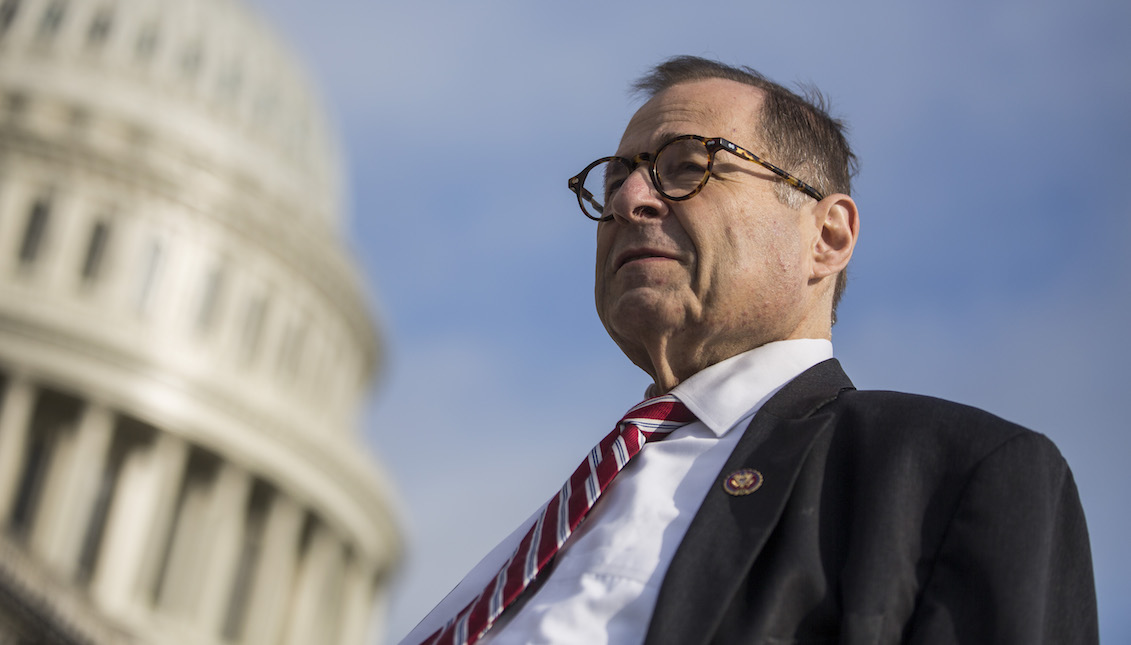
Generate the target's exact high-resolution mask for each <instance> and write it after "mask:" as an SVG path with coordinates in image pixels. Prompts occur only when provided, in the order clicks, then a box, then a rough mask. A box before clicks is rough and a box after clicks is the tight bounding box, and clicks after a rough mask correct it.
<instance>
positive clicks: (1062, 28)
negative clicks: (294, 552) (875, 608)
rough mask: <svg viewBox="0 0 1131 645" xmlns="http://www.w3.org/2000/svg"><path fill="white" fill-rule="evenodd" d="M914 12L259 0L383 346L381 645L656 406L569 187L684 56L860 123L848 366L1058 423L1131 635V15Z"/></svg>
mask: <svg viewBox="0 0 1131 645" xmlns="http://www.w3.org/2000/svg"><path fill="white" fill-rule="evenodd" d="M919 4H920V3H898V4H897V3H894V2H889V3H879V2H856V3H847V2H840V1H832V0H830V1H827V2H789V3H766V2H756V1H752V0H746V1H744V2H718V1H703V2H697V3H687V2H683V3H669V2H639V1H626V2H615V1H606V2H590V1H588V0H583V1H579V2H571V3H553V4H551V3H537V2H517V1H513V2H512V1H501V0H497V1H486V2H476V3H456V2H423V1H422V2H416V3H403V2H399V3H377V2H361V1H358V0H353V1H349V0H326V1H323V2H319V3H312V2H305V1H303V0H254V2H253V5H254V6H256V7H258V8H259V9H260V10H261V11H262V12H263V13H264V14H265V15H266V17H267V19H268V21H269V22H271V23H272V24H274V25H275V26H276V27H277V28H278V29H279V30H280V31H281V32H282V33H283V34H284V37H285V38H286V39H287V40H288V41H289V42H290V43H291V45H292V47H293V48H294V49H295V50H296V52H297V53H298V54H299V56H300V57H301V58H302V59H303V60H304V62H305V63H306V65H307V66H308V68H309V70H310V72H311V75H312V76H313V77H314V78H315V80H316V84H317V85H318V86H319V87H320V88H321V90H322V91H323V92H324V94H325V97H326V102H327V105H328V107H329V109H330V111H331V113H332V114H333V116H334V118H335V119H336V120H337V122H338V124H339V127H340V132H341V139H342V147H343V152H344V154H345V156H346V160H347V164H348V169H349V189H348V190H349V193H348V194H349V203H350V211H351V212H350V220H351V225H350V228H349V230H348V231H347V233H346V234H347V236H348V243H349V245H350V246H351V248H352V249H353V250H354V252H355V253H356V254H357V257H358V260H359V263H360V265H361V267H362V269H363V271H364V273H365V274H366V276H367V278H368V281H369V284H370V286H371V292H372V301H373V307H374V311H375V314H376V316H377V319H378V320H379V324H380V325H381V328H382V330H381V333H382V336H383V339H384V342H385V346H386V351H387V356H386V360H385V365H384V369H383V372H382V375H381V377H380V380H379V382H378V383H377V384H376V386H375V388H374V396H373V401H372V405H371V411H370V413H369V414H368V416H367V420H366V422H365V426H364V427H363V428H362V431H363V433H364V436H365V438H366V440H367V443H368V444H369V445H370V446H371V447H372V448H373V450H374V452H375V453H377V454H378V455H379V459H380V460H381V461H382V463H383V464H384V465H385V467H386V468H387V470H388V473H389V475H390V477H391V478H392V479H393V481H394V482H395V485H396V486H397V489H398V493H399V496H400V500H401V504H402V508H401V514H402V517H403V519H404V532H405V536H406V541H407V544H408V547H409V551H408V554H407V555H408V560H407V561H406V563H405V566H404V568H403V570H402V572H401V575H400V578H399V580H398V584H397V587H396V588H395V589H394V591H393V602H392V607H391V614H390V618H389V629H388V632H387V634H385V637H386V638H388V639H389V640H391V641H393V642H395V641H396V640H397V639H399V637H400V636H402V635H403V634H404V633H406V632H407V631H408V630H409V629H411V628H412V626H413V625H414V624H415V622H416V621H417V620H418V619H419V618H420V617H422V616H423V615H424V613H426V612H427V611H428V610H429V609H430V608H431V607H432V605H433V604H435V602H437V601H438V600H439V599H440V598H441V597H442V596H443V595H444V594H445V593H446V592H447V591H448V590H449V589H450V588H451V587H452V586H453V585H454V584H455V583H456V582H458V580H459V579H460V578H461V577H462V576H463V574H464V573H465V572H466V571H467V570H468V569H469V568H470V567H471V566H472V565H474V563H475V562H476V561H477V560H478V558H479V557H480V556H481V555H483V554H484V553H486V551H487V550H488V549H489V548H491V547H492V546H494V544H495V543H496V542H497V540H498V539H499V538H500V537H501V536H503V535H505V534H506V533H508V532H509V531H510V530H511V529H512V528H513V527H514V525H516V524H517V523H518V522H519V521H521V520H522V519H523V518H525V517H526V516H527V515H529V514H530V513H531V512H532V511H533V510H534V509H535V508H536V507H537V506H538V505H540V504H541V503H542V502H543V501H545V499H546V498H547V497H548V496H549V495H551V494H552V493H553V492H554V491H555V490H556V489H557V487H558V486H559V485H560V483H561V481H562V480H563V479H564V478H565V477H566V476H567V475H568V473H569V472H570V471H571V470H572V469H573V468H574V466H576V463H577V461H578V460H580V458H581V456H582V455H583V454H584V452H585V451H586V450H588V448H589V447H590V446H591V445H592V444H593V443H594V442H595V441H596V440H597V439H598V438H600V437H601V436H602V435H603V434H604V433H605V432H607V430H608V429H609V428H610V427H611V424H612V423H613V422H614V421H615V420H616V419H618V418H619V417H620V415H621V413H622V412H623V411H624V410H625V409H627V408H628V407H629V406H630V405H632V404H633V403H635V402H637V401H638V400H639V399H640V398H641V395H642V394H643V389H644V387H645V385H646V384H647V379H646V378H645V376H644V374H643V373H642V372H639V371H638V370H637V369H636V368H635V367H633V366H632V365H631V364H630V363H628V361H627V360H626V359H625V358H623V356H621V354H620V353H619V351H618V350H617V348H616V346H615V345H613V344H612V342H611V341H610V340H609V339H608V338H607V337H606V336H605V333H604V331H603V329H602V328H601V325H600V323H599V321H598V320H597V317H596V315H595V314H594V313H593V306H592V277H591V273H592V262H593V248H592V247H593V235H594V228H593V225H592V224H591V223H590V222H589V221H588V220H586V219H584V218H583V217H582V216H581V214H580V211H578V210H577V206H576V202H574V201H573V200H572V198H571V197H572V196H571V195H570V193H569V192H568V191H567V190H566V187H565V186H566V179H567V178H568V177H570V176H571V175H573V174H575V173H576V172H577V171H578V170H580V169H581V168H582V167H583V166H584V165H585V164H587V163H588V162H589V161H591V160H593V159H595V158H596V157H598V156H603V155H606V154H610V153H611V152H612V151H613V150H614V149H615V147H616V142H617V140H618V138H619V136H620V132H621V130H622V129H623V127H624V125H625V123H626V122H627V120H628V118H629V117H630V116H631V114H632V112H633V111H634V110H635V108H636V107H637V103H636V102H635V101H634V100H633V99H632V98H631V97H630V96H629V95H628V93H627V91H626V87H627V85H628V83H629V82H630V81H631V80H632V79H634V78H635V77H637V76H638V75H640V74H641V73H643V72H644V71H645V70H646V69H647V68H648V67H649V66H650V65H652V64H654V63H656V62H658V61H659V60H661V59H663V58H666V57H668V56H671V55H675V54H696V55H703V56H708V57H714V58H718V59H720V60H722V61H724V62H728V63H736V64H747V65H751V66H753V67H756V68H758V69H760V70H761V71H763V72H764V73H766V74H767V75H769V76H770V77H772V78H774V79H776V80H778V81H781V82H784V83H786V84H792V83H795V82H805V83H812V84H815V85H816V86H817V87H819V88H821V89H822V90H823V91H824V92H825V93H826V94H827V95H828V96H829V97H830V98H831V100H832V104H833V112H834V114H836V115H838V116H841V117H843V118H845V119H846V120H847V121H848V122H849V124H850V139H851V141H852V143H853V145H854V147H855V149H856V151H857V153H858V155H859V156H860V158H861V162H862V163H861V173H860V176H859V178H858V180H857V184H856V190H855V197H856V200H857V203H858V204H859V205H860V209H861V220H862V233H861V240H860V243H859V245H858V247H857V251H856V256H855V258H854V260H853V264H852V269H851V281H850V286H849V290H848V293H847V294H846V297H845V301H844V303H843V304H842V306H841V310H840V318H841V322H840V324H838V325H837V327H836V328H835V329H834V345H835V348H836V353H837V355H838V356H839V357H840V358H841V361H842V362H843V363H844V365H845V367H846V370H847V371H848V373H849V375H850V376H851V377H852V378H853V379H854V381H855V382H856V384H857V386H858V387H862V388H883V389H898V390H903V391H911V392H917V393H925V394H932V395H936V396H942V397H944V398H949V399H954V400H958V401H961V402H964V403H969V404H972V405H976V406H979V407H982V408H985V409H988V410H990V411H991V412H994V413H996V414H998V415H1000V416H1003V417H1006V418H1008V419H1011V420H1013V421H1017V422H1020V423H1022V424H1024V425H1027V426H1029V427H1031V428H1033V429H1035V430H1038V431H1040V432H1042V433H1044V434H1047V435H1049V436H1050V437H1051V438H1052V439H1053V440H1054V441H1055V442H1056V443H1057V444H1058V445H1059V446H1060V448H1061V450H1062V452H1063V453H1064V455H1065V456H1066V458H1067V459H1068V461H1069V463H1070V464H1071V466H1072V467H1073V469H1074V471H1075V474H1076V478H1077V482H1078V485H1079V488H1080V492H1081V497H1082V499H1083V503H1084V507H1085V511H1086V512H1087V515H1088V520H1089V525H1090V530H1091V534H1092V544H1093V551H1094V558H1095V561H1096V580H1097V588H1098V592H1099V597H1100V612H1101V616H1100V619H1101V630H1102V631H1101V636H1102V637H1103V639H1104V640H1105V641H1106V642H1131V558H1129V557H1128V556H1127V554H1126V549H1125V545H1126V536H1127V535H1128V534H1131V513H1129V512H1128V510H1127V508H1128V505H1127V502H1126V499H1125V497H1126V495H1127V491H1128V490H1129V489H1131V469H1129V468H1128V467H1127V464H1126V462H1127V460H1128V458H1131V434H1129V433H1128V431H1127V430H1128V426H1129V424H1128V422H1127V420H1126V416H1125V414H1124V412H1123V409H1122V408H1123V405H1122V404H1123V399H1124V398H1126V397H1127V394H1126V392H1127V391H1128V385H1127V384H1126V377H1125V374H1126V372H1127V368H1126V366H1127V365H1128V364H1131V342H1129V341H1128V338H1127V332H1126V330H1125V327H1126V324H1127V321H1128V320H1131V289H1129V287H1128V285H1127V281H1128V278H1129V277H1131V260H1129V259H1128V252H1127V250H1128V246H1129V241H1131V206H1129V202H1128V200H1127V198H1126V186H1127V184H1128V181H1129V179H1128V178H1129V177H1131V155H1129V154H1127V150H1128V149H1129V148H1131V120H1129V119H1128V114H1131V72H1129V71H1128V70H1131V41H1129V40H1128V39H1127V38H1126V33H1127V32H1128V30H1129V28H1131V5H1129V4H1127V3H1124V2H1116V1H1114V0H1113V1H1111V2H1098V1H1096V0H1084V1H1082V2H1067V1H1065V2H1059V3H1051V2H1042V1H1026V2H1020V1H1014V0H1009V1H1005V2H996V3H987V2H967V1H957V2H948V3H934V4H933V6H919ZM550 408H552V409H555V410H558V411H559V413H558V414H555V415H554V416H553V417H552V418H550V419H547V418H545V415H544V414H541V411H542V410H545V409H550ZM483 500H486V501H483Z"/></svg>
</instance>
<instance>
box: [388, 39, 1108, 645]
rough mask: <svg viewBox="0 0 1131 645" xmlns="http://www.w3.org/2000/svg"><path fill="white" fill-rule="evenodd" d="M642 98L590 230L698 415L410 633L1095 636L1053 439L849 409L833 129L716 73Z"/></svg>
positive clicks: (941, 418)
mask: <svg viewBox="0 0 1131 645" xmlns="http://www.w3.org/2000/svg"><path fill="white" fill-rule="evenodd" d="M637 87H638V89H641V90H643V91H644V92H646V93H647V94H648V95H649V97H650V99H649V100H648V102H647V103H646V104H645V105H644V106H643V107H641V108H640V110H639V111H638V112H637V113H636V114H635V116H634V117H633V118H632V120H631V121H630V122H629V124H628V127H627V128H626V129H625V133H624V136H623V137H622V139H621V142H620V146H619V148H618V150H617V152H616V156H615V157H609V158H604V159H601V160H599V161H597V162H595V163H594V164H592V165H591V166H590V167H589V168H587V169H586V170H585V171H583V172H582V173H581V174H580V175H578V176H577V177H575V178H574V179H573V180H571V183H570V186H571V189H573V190H574V192H575V193H577V195H578V201H579V203H580V205H581V208H582V210H583V211H584V212H585V214H586V215H588V216H589V217H590V218H592V219H595V220H597V221H598V224H597V264H596V288H595V297H596V305H597V312H598V314H599V316H600V318H601V321H602V322H603V323H604V325H605V328H606V329H607V330H608V332H609V335H610V336H611V337H612V338H613V340H615V341H616V343H617V345H618V346H620V348H621V349H622V350H623V351H624V353H625V355H626V356H628V357H629V359H631V360H632V361H633V362H634V363H635V364H636V365H638V366H639V367H640V368H641V369H643V370H644V371H645V372H647V373H648V374H649V375H650V376H651V377H652V379H653V383H652V385H651V386H650V388H649V392H648V394H649V396H659V395H670V396H664V397H663V398H662V399H657V400H658V401H664V402H665V403H664V405H666V406H669V407H670V409H672V410H674V409H676V406H680V407H679V409H680V410H683V411H684V413H686V418H681V419H675V418H674V417H668V416H664V417H663V418H662V419H661V420H657V421H656V424H658V425H663V424H669V423H670V424H673V427H675V426H676V425H678V429H674V430H672V431H671V432H670V435H668V436H667V437H666V438H664V439H663V440H662V441H660V440H659V436H660V434H659V431H657V434H656V435H655V436H652V435H650V434H649V432H644V429H645V427H646V426H647V424H648V423H651V421H650V420H644V421H639V422H637V421H633V422H626V423H629V426H628V427H630V428H637V427H638V429H640V431H641V437H642V439H641V441H643V440H647V441H648V443H647V444H646V445H643V447H642V448H639V452H638V453H636V454H635V456H633V454H632V453H633V451H632V450H630V451H628V454H626V455H620V454H617V455H616V461H617V463H618V467H621V468H623V470H622V471H621V472H620V474H619V475H616V479H615V481H612V483H611V484H607V488H605V490H604V492H603V493H598V492H596V491H593V492H588V489H586V491H587V492H586V494H587V495H588V496H589V497H590V498H595V499H596V498H598V497H599V499H596V502H593V503H592V510H591V511H588V515H587V517H586V518H585V520H584V523H579V524H578V525H577V527H576V528H575V529H572V531H571V530H570V529H568V528H566V529H563V528H562V527H563V526H570V525H571V523H572V522H574V521H575V518H573V517H572V513H573V510H574V506H575V500H576V498H577V496H578V495H579V494H580V493H578V495H574V497H571V498H569V499H567V498H566V497H565V495H566V494H567V493H569V492H570V491H571V490H572V491H574V492H576V491H577V489H578V488H580V486H579V485H578V482H580V481H581V480H576V481H574V480H571V481H572V482H573V483H572V487H571V485H567V486H566V487H565V488H563V493H562V494H561V495H560V496H559V497H558V498H555V499H558V500H564V501H559V502H555V501H554V500H551V502H550V503H549V505H548V506H547V511H546V512H542V513H538V514H536V515H535V517H533V518H531V520H530V521H529V522H528V523H527V524H525V525H524V526H522V527H520V528H519V529H518V530H517V531H516V532H515V534H514V535H512V537H511V538H509V539H508V540H506V541H504V542H503V543H502V544H500V546H499V547H498V548H497V549H496V550H495V551H494V552H492V553H491V554H490V555H488V556H487V558H485V559H484V561H483V562H482V563H481V564H480V565H479V566H478V567H477V568H476V569H475V570H473V571H472V573H471V574H469V576H468V577H467V578H466V579H465V580H464V582H463V583H461V584H460V586H458V587H457V588H456V589H455V590H454V591H453V592H452V594H450V595H449V596H448V598H446V599H445V600H444V602H442V603H441V604H440V606H438V607H437V608H436V609H435V610H434V611H433V612H432V614H430V615H429V617H428V618H426V619H425V621H424V622H422V623H421V625H420V626H418V627H417V629H416V630H415V631H414V632H413V633H412V634H410V635H409V637H408V638H407V639H406V641H405V642H420V641H426V642H475V641H476V640H477V639H478V642H491V643H526V642H540V643H541V642H569V643H600V642H608V643H640V642H644V643H672V644H686V643H774V644H777V643H834V642H837V643H853V644H855V643H899V642H908V643H1017V644H1031V643H1075V642H1081V643H1090V642H1096V641H1097V640H1098V637H1097V629H1098V628H1097V619H1096V607H1095V593H1094V586H1093V582H1092V571H1091V558H1090V553H1089V548H1088V537H1087V530H1086V527H1085V524H1084V518H1083V514H1082V511H1081V509H1080V504H1079V500H1078V496H1077V493H1076V489H1075V485H1074V483H1073V480H1072V476H1071V473H1070V472H1069V470H1068V467H1067V465H1066V464H1065V463H1064V461H1063V459H1062V458H1061V457H1060V455H1059V453H1058V452H1057V451H1056V448H1055V447H1054V446H1053V445H1052V444H1051V443H1050V442H1049V441H1048V440H1047V439H1045V438H1044V437H1042V436H1041V435H1037V434H1035V433H1032V432H1030V431H1028V430H1025V429H1023V428H1020V427H1018V426H1015V425H1013V424H1010V423H1008V422H1006V421H1003V420H1001V419H998V418H996V417H993V416H991V415H989V414H987V413H985V412H982V411H979V410H975V409H972V408H968V407H965V406H960V405H957V404H953V403H948V402H944V401H939V400H935V399H929V398H926V397H917V396H910V395H903V394H895V393H889V392H858V391H856V390H855V389H854V388H853V387H852V384H851V382H850V381H849V380H848V378H847V377H846V376H845V374H844V372H843V371H841V368H840V366H839V364H838V363H837V361H835V360H834V359H833V358H832V346H831V343H830V340H829V339H830V337H831V327H832V324H833V321H834V319H835V313H834V312H835V306H836V302H837V300H838V299H839V297H840V293H841V291H842V290H843V288H844V271H845V267H846V266H847V265H848V262H849V259H850V258H851V257H852V253H853V249H854V246H855V243H856V239H857V235H858V231H859V218H858V214H857V207H856V204H855V202H854V201H853V199H852V197H851V196H850V190H851V189H850V177H851V169H852V167H853V162H854V158H853V155H852V153H851V151H850V150H849V147H848V145H847V143H846V141H845V138H844V136H843V132H842V128H841V126H840V124H839V123H838V122H836V121H834V120H832V119H830V118H829V117H828V115H827V114H826V113H825V111H824V110H823V109H822V108H821V107H820V106H819V105H813V104H811V103H808V102H806V101H805V100H803V99H801V98H800V97H798V96H796V95H794V94H793V93H791V92H789V91H788V90H786V89H784V88H782V87H781V86H778V85H776V84H774V83H771V82H769V81H767V80H765V79H764V78H763V77H761V76H760V75H758V74H757V73H756V72H754V71H753V70H749V69H746V68H742V69H738V68H732V67H728V66H725V65H722V64H719V63H716V62H713V61H707V60H703V59H698V58H692V57H680V58H675V59H672V60H670V61H668V62H666V63H664V64H662V65H660V66H658V67H657V68H656V69H655V70H654V71H653V72H652V73H651V74H650V75H649V76H647V77H645V78H644V79H643V80H642V81H640V82H639V83H638V86H637ZM643 405H651V404H649V403H646V404H643ZM648 409H651V408H648ZM667 409H668V408H665V410H667ZM684 413H677V414H675V416H680V414H684ZM664 414H665V415H667V414H668V413H667V412H665V413H664ZM691 415H693V416H691ZM651 418H652V417H649V419H651ZM657 419H658V417H657ZM688 421H690V422H688ZM677 422H678V423H677ZM632 423H636V424H637V425H636V426H633V425H631V424H632ZM679 424H683V425H679ZM622 425H624V424H622ZM665 430H666V429H665ZM622 441H625V443H624V444H621V446H622V449H623V446H624V445H629V444H631V443H632V441H631V440H622ZM602 445H604V444H602ZM602 450H604V448H602ZM633 450H635V448H634V449H633ZM596 454H597V453H596V452H595V453H594V455H596ZM601 454H603V455H606V456H605V457H603V459H605V461H606V462H608V461H612V460H613V457H612V456H608V455H610V454H611V453H608V452H603V453H601ZM601 459H602V457H595V456H591V457H590V459H589V462H588V463H589V465H588V466H587V465H586V464H582V466H581V467H580V468H579V472H580V473H582V479H584V480H585V481H586V482H589V481H590V480H589V479H586V478H587V477H588V478H597V476H596V475H594V474H593V473H594V472H598V470H599V468H601V467H602V466H601V464H602V463H604V462H602V461H601ZM630 459H631V461H629V460H630ZM621 461H624V462H627V465H622V464H621ZM606 465H607V464H606ZM613 474H615V470H614V471H613ZM605 485H606V482H605V481H604V480H603V479H602V480H601V486H605ZM567 506H568V508H569V509H570V513H571V516H570V517H569V518H566V514H565V511H563V510H561V509H563V508H566V507H567ZM584 512H585V510H584V509H583V510H582V513H584ZM577 521H578V522H580V520H579V519H578V520H577ZM547 527H553V528H552V529H550V528H547ZM555 532H556V534H557V535H558V540H557V542H558V543H560V546H558V545H557V544H554V540H553V539H549V540H547V538H546V537H545V535H546V533H555ZM543 543H549V544H550V546H549V547H548V551H545V552H543V551H544V549H543V546H542V545H543ZM543 559H544V560H546V562H545V564H544V565H543V564H540V561H541V560H543ZM516 578H522V581H521V582H515V580H516ZM510 597H513V598H514V599H513V600H511V599H510ZM426 639H427V640H426Z"/></svg>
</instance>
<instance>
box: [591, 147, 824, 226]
mask: <svg viewBox="0 0 1131 645" xmlns="http://www.w3.org/2000/svg"><path fill="white" fill-rule="evenodd" d="M688 139H692V140H695V141H700V142H702V143H703V145H704V146H705V147H706V148H707V170H706V172H704V173H703V179H702V180H701V181H700V182H699V185H698V186H696V187H695V189H694V190H692V191H691V192H690V193H688V194H686V195H683V196H680V197H673V196H671V195H669V194H668V193H667V192H665V191H664V189H663V187H662V186H661V185H660V178H659V176H658V175H657V174H656V158H657V157H659V156H660V153H662V152H663V151H664V148H667V147H668V146H670V145H672V144H673V143H677V142H679V141H686V140H688ZM719 150H726V151H727V152H729V153H731V154H733V155H735V156H737V157H741V158H742V159H746V160H747V161H753V162H754V163H756V164H758V165H760V166H762V167H763V168H765V169H766V170H769V171H770V172H772V173H774V174H775V175H777V176H778V177H781V178H782V180H784V181H785V183H787V184H789V185H790V186H793V187H794V188H796V189H797V190H799V191H801V192H803V193H805V194H806V195H808V196H810V197H812V198H813V199H815V200H817V201H821V200H822V199H824V195H822V194H821V192H820V191H819V190H817V189H816V188H813V187H812V186H810V185H809V184H807V183H805V182H804V181H802V180H801V179H799V178H797V177H796V176H794V175H792V174H790V173H788V172H786V171H784V170H782V169H781V168H779V167H777V166H775V165H774V164H772V163H770V162H768V161H766V160H765V159H763V158H761V157H759V156H758V155H756V154H754V153H753V152H750V151H749V150H747V149H746V148H743V147H742V146H740V145H738V144H735V143H732V142H730V141H727V140H726V139H724V138H722V137H712V138H707V137H701V136H699V135H697V134H684V135H681V136H678V137H676V138H674V139H672V140H671V141H668V142H667V143H665V144H664V145H662V146H660V149H659V150H657V151H656V154H651V153H648V152H642V153H640V154H638V155H636V156H635V157H633V158H632V159H629V158H627V157H615V156H614V157H602V158H600V159H598V160H597V161H594V162H593V163H591V164H589V165H588V166H586V167H585V170H582V171H581V172H579V173H578V174H577V175H576V176H574V177H570V179H569V189H570V190H571V191H573V193H574V194H576V195H577V204H578V206H580V207H581V212H582V213H584V214H585V216H586V217H588V218H589V219H591V220H593V221H596V222H607V221H608V220H611V219H612V218H613V216H612V215H605V214H604V212H603V211H604V208H603V207H602V206H601V204H600V202H598V201H597V200H596V199H594V197H593V194H592V193H590V192H589V191H588V190H585V188H584V186H585V178H586V176H588V175H589V171H591V170H593V169H594V168H596V167H597V166H600V165H601V164H603V163H605V162H608V161H615V160H619V161H620V162H621V163H623V164H625V166H627V167H628V168H630V169H631V171H635V170H636V169H637V168H639V167H640V164H642V163H646V164H648V176H649V177H651V178H652V185H653V186H655V187H656V191H657V192H659V193H660V195H662V196H663V197H664V199H667V200H670V201H673V202H681V201H684V200H686V199H691V198H692V197H694V196H696V195H698V194H699V191H701V190H703V187H704V186H706V185H707V180H708V179H710V178H711V168H712V167H713V166H714V164H715V153H716V152H718V151H719ZM586 202H589V205H590V207H591V208H592V209H593V210H595V211H596V212H597V213H598V216H597V217H594V216H593V214H592V213H590V212H589V209H588V208H586V207H585V203H586Z"/></svg>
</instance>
